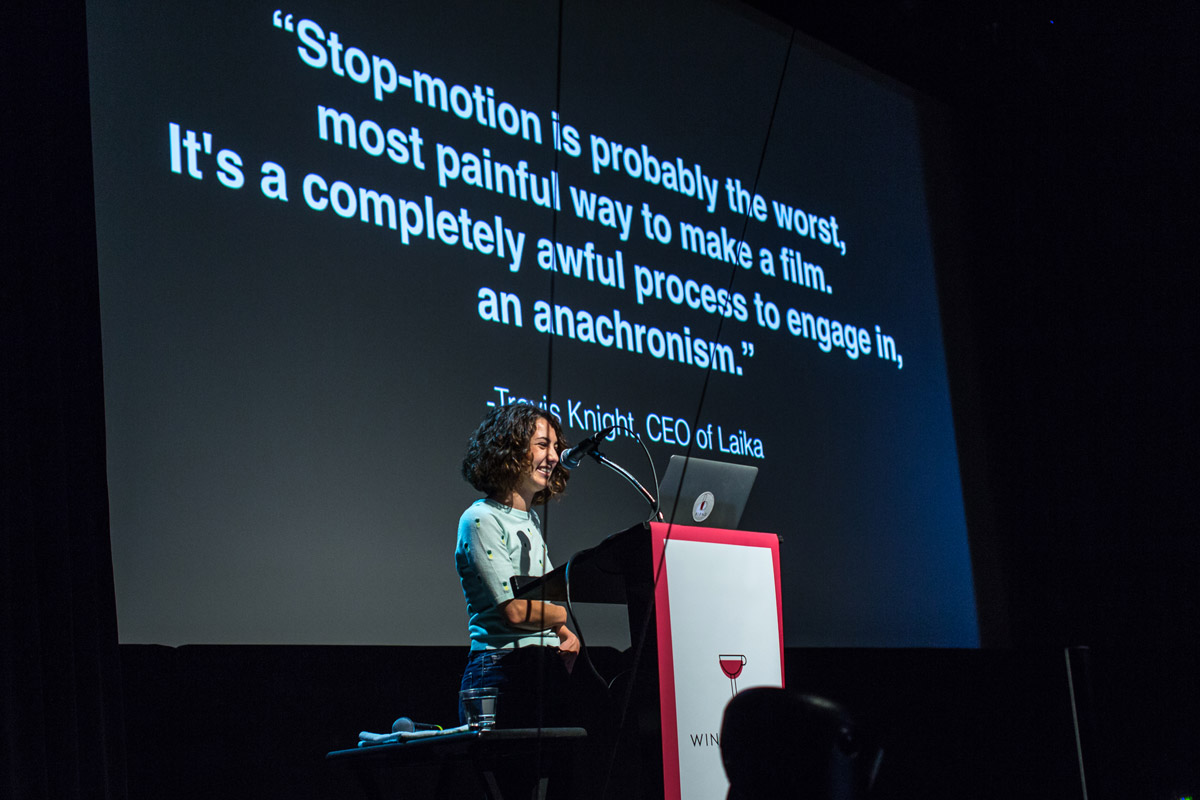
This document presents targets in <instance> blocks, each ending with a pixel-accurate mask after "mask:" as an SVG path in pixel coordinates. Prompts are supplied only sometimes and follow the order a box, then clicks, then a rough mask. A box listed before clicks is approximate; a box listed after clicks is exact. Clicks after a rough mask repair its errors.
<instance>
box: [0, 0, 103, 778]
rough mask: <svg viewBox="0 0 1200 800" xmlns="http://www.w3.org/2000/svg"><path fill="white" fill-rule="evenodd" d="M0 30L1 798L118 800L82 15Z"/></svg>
mask: <svg viewBox="0 0 1200 800" xmlns="http://www.w3.org/2000/svg"><path fill="white" fill-rule="evenodd" d="M7 6H8V7H7V8H5V10H4V11H3V12H0V13H2V14H3V18H2V20H0V30H2V31H3V33H2V34H0V36H2V37H3V43H2V45H0V54H2V55H0V59H2V61H0V65H2V66H0V75H2V76H3V77H0V82H2V83H3V86H4V92H3V94H2V95H0V96H2V97H3V102H4V106H5V108H4V111H3V114H2V115H0V119H2V120H3V121H2V122H0V124H2V125H3V129H2V133H0V149H2V151H3V153H4V157H3V160H4V163H5V165H6V168H5V169H4V171H3V173H2V175H0V180H2V181H3V184H4V185H3V190H2V191H0V197H2V198H3V199H2V200H0V203H2V204H3V209H4V210H3V219H4V228H3V234H2V236H3V249H2V251H0V252H2V253H3V256H2V257H0V262H2V263H3V267H0V274H2V278H0V281H2V283H0V287H2V288H0V302H2V310H0V326H2V329H3V335H2V336H0V353H2V355H0V363H2V364H3V370H2V374H0V391H2V392H3V397H4V403H3V411H4V413H3V420H4V423H3V427H4V434H3V445H2V446H3V453H2V454H0V458H2V462H0V463H2V464H3V469H4V480H3V489H2V490H0V491H2V495H0V520H2V542H3V543H2V544H0V548H2V549H0V592H2V598H3V600H2V608H3V612H2V614H0V620H2V623H3V640H2V641H0V674H2V675H3V682H2V683H0V731H2V732H3V744H2V746H0V747H2V749H0V795H3V796H4V797H9V798H14V800H24V798H42V797H45V798H54V799H55V800H60V799H63V800H67V799H69V798H123V797H125V784H126V781H125V774H124V773H125V769H124V764H125V758H124V744H123V722H122V714H121V699H120V665H119V661H118V652H117V624H116V605H115V600H114V594H113V575H112V557H111V551H110V545H109V536H108V500H107V485H106V481H105V463H104V401H103V391H102V389H103V387H102V382H103V375H102V365H101V359H100V311H99V302H98V280H97V270H96V244H95V214H94V202H93V195H92V181H91V169H92V165H91V142H90V136H89V116H88V113H89V112H88V102H87V99H88V79H87V45H86V26H85V17H84V4H83V2H82V1H79V2H68V3H59V4H15V3H14V4H7Z"/></svg>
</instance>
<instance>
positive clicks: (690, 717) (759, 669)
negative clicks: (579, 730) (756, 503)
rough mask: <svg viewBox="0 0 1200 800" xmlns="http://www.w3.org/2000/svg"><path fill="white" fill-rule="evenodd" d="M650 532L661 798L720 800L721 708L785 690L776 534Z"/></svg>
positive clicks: (724, 787) (723, 784) (657, 526)
mask: <svg viewBox="0 0 1200 800" xmlns="http://www.w3.org/2000/svg"><path fill="white" fill-rule="evenodd" d="M668 533H669V539H668ZM651 536H652V543H653V552H654V564H655V567H656V568H657V567H658V566H659V565H660V563H662V560H663V558H664V556H665V565H663V567H662V570H661V572H659V579H658V582H657V584H656V587H655V606H656V621H657V628H658V643H657V644H658V668H659V692H660V702H661V708H662V748H663V783H664V791H665V797H666V798H667V800H677V799H678V800H724V798H725V795H726V793H727V792H728V790H729V782H728V781H727V780H726V778H725V770H724V768H723V767H722V766H721V754H720V736H719V734H720V730H721V716H722V714H723V713H724V711H725V705H726V704H727V703H728V702H729V700H730V699H731V698H732V697H733V695H734V694H736V693H737V692H738V691H740V690H742V689H746V688H749V687H751V686H783V607H782V596H781V593H780V581H779V538H778V537H777V536H776V535H775V534H773V533H751V532H747V531H729V530H721V529H715V528H693V527H688V526H680V525H672V526H667V525H665V524H662V523H654V524H653V525H651ZM656 571H657V569H656Z"/></svg>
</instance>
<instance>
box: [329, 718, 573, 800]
mask: <svg viewBox="0 0 1200 800" xmlns="http://www.w3.org/2000/svg"><path fill="white" fill-rule="evenodd" d="M586 736H587V731H585V730H584V729H583V728H492V729H489V730H482V731H462V732H458V733H448V734H446V735H444V736H431V737H427V738H421V739H412V740H409V741H407V742H397V743H395V744H382V745H372V746H369V747H355V748H352V749H349V750H334V751H332V752H330V753H326V754H325V758H326V760H327V761H329V762H331V763H337V764H341V765H343V766H346V767H349V768H351V769H353V770H354V771H355V772H356V773H357V775H358V778H359V781H360V783H361V784H362V786H363V790H364V791H365V792H366V794H367V797H368V798H370V800H386V796H385V795H386V794H391V793H385V792H384V790H383V788H382V787H381V785H380V784H381V781H380V777H381V775H382V774H383V773H385V772H393V771H395V770H398V769H402V768H406V767H417V766H424V767H435V768H437V769H438V770H439V778H438V789H437V790H436V791H435V794H434V796H435V797H447V798H448V797H452V796H454V795H452V794H451V793H450V792H451V791H452V786H453V780H452V778H453V774H452V773H453V771H454V769H455V768H456V767H458V766H460V765H470V767H471V768H472V772H473V773H474V775H475V777H476V778H477V780H478V783H479V784H480V786H481V787H482V788H483V790H484V791H485V792H486V796H487V797H488V798H489V800H504V797H505V795H504V794H503V792H504V791H506V790H507V791H509V794H510V800H525V797H528V796H533V797H536V798H538V800H543V798H545V796H546V791H547V789H548V787H549V783H550V778H551V777H552V776H553V777H554V778H555V785H556V789H567V790H568V791H569V788H570V787H569V784H570V781H571V775H572V772H573V768H572V767H573V761H574V750H575V747H576V746H577V745H579V744H580V743H581V742H582V740H583V739H584V738H585V737H586ZM564 783H565V784H567V785H566V786H561V785H560V784H564ZM514 787H520V793H521V795H522V796H521V797H519V798H513V797H512V795H513V794H514V792H515V790H514ZM526 790H528V794H526ZM397 794H398V795H399V796H403V794H404V793H403V789H402V788H401V790H400V791H399V792H397ZM567 796H569V794H568V795H567Z"/></svg>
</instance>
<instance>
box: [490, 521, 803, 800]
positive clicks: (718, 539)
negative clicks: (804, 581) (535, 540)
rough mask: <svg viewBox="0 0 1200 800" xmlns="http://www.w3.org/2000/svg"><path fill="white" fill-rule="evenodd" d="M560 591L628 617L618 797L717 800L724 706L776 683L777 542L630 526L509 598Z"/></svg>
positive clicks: (779, 616)
mask: <svg viewBox="0 0 1200 800" xmlns="http://www.w3.org/2000/svg"><path fill="white" fill-rule="evenodd" d="M568 594H569V599H570V601H571V602H572V603H622V604H624V605H625V606H626V608H627V613H628V617H629V630H630V642H631V643H632V646H631V648H630V650H629V656H630V658H631V659H632V663H631V664H630V665H629V667H630V669H629V673H628V675H629V676H630V677H629V679H628V680H625V681H623V682H621V683H619V684H616V685H614V687H613V691H612V701H613V704H614V706H615V707H617V708H624V709H626V714H625V717H624V720H623V724H622V725H621V729H620V732H619V737H618V742H619V743H620V745H621V750H620V754H619V756H618V758H617V763H618V764H619V765H623V766H624V770H625V774H623V775H621V776H620V778H621V788H622V793H621V794H620V795H619V796H625V797H637V798H647V799H649V798H655V799H656V798H665V800H680V798H686V800H708V799H709V798H711V800H724V798H725V795H726V792H727V791H728V786H729V784H728V781H727V780H726V778H725V772H724V769H723V767H722V766H721V757H720V729H721V716H722V714H723V713H724V709H725V705H726V704H727V703H728V702H729V700H730V699H731V698H732V697H733V695H734V694H736V693H737V692H738V691H739V690H741V689H746V688H749V687H751V686H783V675H784V670H783V605H782V594H781V592H780V572H779V537H778V536H776V535H775V534H772V533H754V532H749V531H732V530H723V529H717V528H698V527H691V526H685V525H667V524H665V523H659V522H654V523H646V524H642V525H636V526H634V527H632V528H630V529H628V530H625V531H622V532H620V533H617V534H614V535H612V536H610V537H608V538H607V539H605V540H604V541H603V542H601V543H600V544H598V545H596V546H595V547H591V548H588V549H586V550H581V551H579V552H578V553H576V554H575V555H573V556H571V558H570V559H569V560H568V561H567V563H566V564H563V565H562V566H560V567H558V568H557V569H555V570H554V571H552V572H550V573H548V574H547V575H545V576H544V577H542V578H537V579H533V580H529V579H526V581H524V582H522V581H518V582H517V589H516V591H515V592H514V595H515V596H516V597H527V598H532V599H545V600H553V601H565V600H567V599H568ZM618 768H620V767H618ZM613 796H618V795H616V794H614V795H613Z"/></svg>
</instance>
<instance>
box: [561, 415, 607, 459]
mask: <svg viewBox="0 0 1200 800" xmlns="http://www.w3.org/2000/svg"><path fill="white" fill-rule="evenodd" d="M616 427H617V426H616V425H611V426H609V427H607V428H605V429H604V430H602V431H596V432H595V433H593V434H592V435H591V436H589V437H587V438H586V439H584V440H583V441H581V442H580V443H579V444H577V445H575V446H574V447H568V448H567V449H566V450H563V451H562V453H561V454H560V455H559V457H558V463H559V466H561V467H562V468H563V469H568V470H571V469H575V468H576V467H578V466H579V462H581V461H583V459H584V456H589V455H591V454H592V453H594V452H596V450H597V448H599V447H600V443H601V442H603V441H604V440H605V439H607V438H608V435H609V434H610V433H612V432H613V430H615V429H616Z"/></svg>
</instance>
